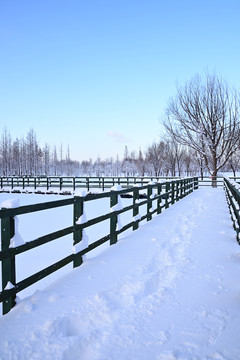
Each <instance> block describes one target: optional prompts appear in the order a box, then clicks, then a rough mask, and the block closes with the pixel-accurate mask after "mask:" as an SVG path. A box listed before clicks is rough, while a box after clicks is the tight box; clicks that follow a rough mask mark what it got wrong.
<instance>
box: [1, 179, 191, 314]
mask: <svg viewBox="0 0 240 360" xmlns="http://www.w3.org/2000/svg"><path fill="white" fill-rule="evenodd" d="M197 188H198V178H197V177H195V178H185V179H182V180H175V181H167V182H158V183H155V182H149V184H148V185H144V186H137V185H135V186H134V187H131V188H129V189H122V187H121V186H119V185H117V186H115V187H114V188H112V190H111V191H109V192H105V193H99V194H91V193H89V194H81V196H74V197H72V198H68V199H64V200H57V201H50V202H45V203H39V204H32V205H27V206H18V204H17V203H14V202H13V201H10V200H9V201H5V202H4V203H3V204H2V208H1V210H0V218H1V246H2V247H1V251H0V261H1V262H2V292H0V302H2V303H3V314H6V313H7V312H9V311H10V310H11V308H12V307H13V306H14V305H15V299H16V294H17V293H18V292H20V291H22V290H24V289H25V288H27V287H29V286H31V285H32V284H34V283H35V282H37V281H39V280H41V279H43V278H44V277H46V276H48V275H50V274H51V273H53V272H55V271H56V270H58V269H60V268H62V267H63V266H65V265H67V264H69V263H71V262H73V267H77V266H80V265H81V264H82V256H83V255H84V254H86V253H88V252H89V251H91V250H93V249H95V248H96V247H98V246H100V245H102V244H103V243H105V242H106V241H108V240H110V245H113V244H115V243H116V242H117V239H118V235H119V234H120V233H122V232H123V231H125V230H127V229H129V228H132V229H133V230H136V229H137V228H138V226H139V222H140V221H143V220H145V219H146V220H147V221H149V220H151V219H152V215H153V214H154V213H156V214H160V213H161V212H162V210H163V209H167V208H168V207H169V205H171V204H174V203H175V202H176V201H178V200H180V199H182V198H183V197H185V196H186V195H188V194H190V193H191V192H192V191H193V190H194V189H197ZM142 190H145V191H146V194H142ZM140 191H141V192H140ZM120 197H128V198H129V197H131V198H132V201H133V202H132V205H129V206H126V207H122V206H121V201H120ZM102 198H109V199H110V211H109V213H107V214H105V215H101V216H98V217H95V218H93V219H91V220H87V219H86V216H85V212H84V204H85V202H87V201H94V200H96V199H102ZM66 205H73V225H72V226H70V227H67V228H64V229H61V230H58V231H55V232H52V233H50V234H47V235H44V236H41V237H39V238H37V239H34V240H32V241H29V242H26V243H24V241H23V240H22V239H21V237H20V236H19V234H18V226H17V225H18V221H16V220H18V218H16V216H18V215H22V214H28V213H32V212H36V211H42V210H46V209H53V208H57V207H63V206H66ZM143 205H145V209H146V210H145V211H146V212H145V214H144V215H142V216H141V215H140V213H139V209H140V207H142V206H143ZM127 211H132V216H133V218H132V221H131V222H129V223H127V224H126V225H125V226H121V223H120V219H119V216H120V214H122V213H124V212H127ZM105 220H109V222H110V232H109V234H108V235H106V236H104V237H102V238H100V239H98V240H97V241H95V242H93V243H90V244H88V240H87V237H86V236H85V232H84V229H85V228H87V227H89V226H92V225H95V224H97V223H100V222H102V221H105ZM68 234H73V248H74V251H73V253H72V254H70V255H68V256H67V257H65V258H63V259H61V260H59V261H58V262H56V263H54V264H52V265H50V266H48V267H46V268H44V269H43V270H41V271H39V272H37V273H35V274H33V275H31V276H29V277H27V278H25V279H23V280H21V281H20V282H18V283H17V282H16V266H15V257H16V255H18V254H20V253H23V252H25V251H28V250H30V249H33V248H35V247H38V246H40V245H43V244H46V243H48V242H50V241H53V240H55V239H58V238H61V237H63V236H65V235H68Z"/></svg>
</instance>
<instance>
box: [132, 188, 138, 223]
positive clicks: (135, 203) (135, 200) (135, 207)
mask: <svg viewBox="0 0 240 360" xmlns="http://www.w3.org/2000/svg"><path fill="white" fill-rule="evenodd" d="M138 201H139V189H138V188H137V187H135V188H134V189H133V218H135V216H138V213H139V212H138V211H139V205H138ZM134 220H135V219H134ZM138 224H139V221H138V220H135V221H134V224H133V230H137V229H138Z"/></svg>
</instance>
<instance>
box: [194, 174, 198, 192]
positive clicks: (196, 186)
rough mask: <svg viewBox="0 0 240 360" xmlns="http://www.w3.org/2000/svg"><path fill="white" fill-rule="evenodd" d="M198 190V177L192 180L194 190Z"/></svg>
mask: <svg viewBox="0 0 240 360" xmlns="http://www.w3.org/2000/svg"><path fill="white" fill-rule="evenodd" d="M197 189H198V177H195V178H194V190H197Z"/></svg>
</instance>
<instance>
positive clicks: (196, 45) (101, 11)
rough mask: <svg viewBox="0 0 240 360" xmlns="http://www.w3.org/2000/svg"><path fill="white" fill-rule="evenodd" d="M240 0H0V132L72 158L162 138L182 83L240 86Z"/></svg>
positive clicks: (107, 153) (103, 154) (102, 154)
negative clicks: (212, 80)
mask: <svg viewBox="0 0 240 360" xmlns="http://www.w3.org/2000/svg"><path fill="white" fill-rule="evenodd" d="M239 17H240V1H239V0H191V1H190V0H189V1H187V0H179V1H177V0H172V1H171V0H168V1H167V0H165V1H162V0H112V1H110V0H85V1H83V0H65V1H63V0H1V1H0V130H3V128H4V127H5V126H6V127H7V129H8V130H9V131H10V133H11V135H12V137H13V138H14V139H15V138H16V137H19V138H21V137H23V136H26V134H27V132H28V131H29V129H30V128H34V130H35V131H36V134H37V137H38V140H39V142H40V145H42V146H44V144H45V142H47V143H49V144H50V145H52V146H53V145H56V146H57V147H58V148H59V147H60V144H61V143H62V144H63V145H64V147H65V149H66V148H67V145H69V146H70V152H71V157H72V158H73V159H76V160H84V159H89V158H92V159H96V158H97V157H98V156H100V157H101V158H103V159H104V158H107V157H114V158H115V157H116V155H117V154H119V156H120V158H121V157H122V156H123V153H124V147H125V145H127V146H128V148H129V151H133V150H135V151H137V152H138V150H139V147H141V149H142V150H143V151H144V150H145V149H146V147H147V146H148V145H150V144H151V143H152V142H153V141H158V139H159V136H160V135H161V132H162V129H161V126H160V123H159V119H160V118H161V117H162V116H163V114H164V110H165V108H166V105H167V102H168V99H169V98H170V97H171V96H174V94H175V92H176V85H177V84H180V85H181V84H184V83H185V82H186V81H187V80H189V79H190V78H191V77H192V76H194V75H195V74H196V73H200V74H202V73H204V71H206V70H208V71H209V72H212V71H216V72H217V73H218V74H220V75H221V76H222V77H223V78H224V79H226V80H227V81H228V82H229V83H230V84H232V85H234V86H235V87H237V88H239V84H240V46H239V44H240V20H239Z"/></svg>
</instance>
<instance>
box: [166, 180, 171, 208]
mask: <svg viewBox="0 0 240 360" xmlns="http://www.w3.org/2000/svg"><path fill="white" fill-rule="evenodd" d="M169 190H170V183H169V182H166V190H165V191H166V193H165V209H168V208H169V203H168V198H169V193H168V192H169Z"/></svg>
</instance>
